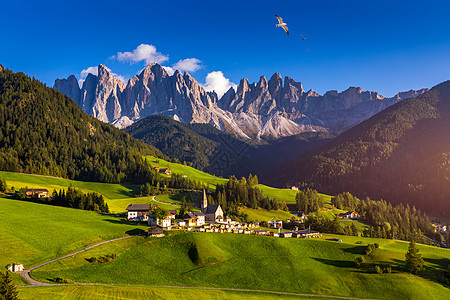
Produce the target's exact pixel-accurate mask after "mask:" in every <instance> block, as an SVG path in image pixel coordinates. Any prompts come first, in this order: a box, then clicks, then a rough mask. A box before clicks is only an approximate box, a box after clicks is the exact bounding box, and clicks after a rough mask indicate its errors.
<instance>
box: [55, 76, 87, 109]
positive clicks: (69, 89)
mask: <svg viewBox="0 0 450 300" xmlns="http://www.w3.org/2000/svg"><path fill="white" fill-rule="evenodd" d="M53 88H54V89H57V90H58V91H60V92H61V93H63V94H64V95H67V96H68V97H69V98H71V99H72V100H73V101H75V102H76V103H77V104H78V105H80V99H81V90H80V87H79V86H78V81H77V79H76V78H75V76H73V75H70V76H69V78H67V79H59V78H58V79H56V80H55V85H54V86H53Z"/></svg>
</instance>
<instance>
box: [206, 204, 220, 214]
mask: <svg viewBox="0 0 450 300" xmlns="http://www.w3.org/2000/svg"><path fill="white" fill-rule="evenodd" d="M219 207H220V205H218V204H215V205H208V206H207V207H206V211H205V214H215V213H216V212H217V210H218V209H219Z"/></svg>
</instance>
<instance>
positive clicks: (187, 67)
mask: <svg viewBox="0 0 450 300" xmlns="http://www.w3.org/2000/svg"><path fill="white" fill-rule="evenodd" d="M201 62H202V61H201V60H199V59H196V58H186V59H180V60H179V61H178V62H177V63H176V64H174V65H172V69H174V70H179V71H180V72H184V71H187V72H195V71H197V70H200V69H201V68H202V66H201V65H200V64H201Z"/></svg>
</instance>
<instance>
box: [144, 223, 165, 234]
mask: <svg viewBox="0 0 450 300" xmlns="http://www.w3.org/2000/svg"><path fill="white" fill-rule="evenodd" d="M147 236H150V237H163V236H164V231H163V228H162V227H161V226H159V225H156V226H153V227H151V228H149V229H148V232H147Z"/></svg>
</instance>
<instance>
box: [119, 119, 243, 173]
mask: <svg viewBox="0 0 450 300" xmlns="http://www.w3.org/2000/svg"><path fill="white" fill-rule="evenodd" d="M124 130H125V132H127V133H129V134H130V135H131V136H132V137H134V138H136V139H138V140H140V141H142V142H144V143H147V144H149V145H152V146H155V147H156V148H158V149H160V150H161V151H163V152H164V153H166V154H167V155H169V156H170V157H171V158H176V159H178V160H179V161H181V162H184V161H185V162H187V163H191V164H192V166H193V167H194V168H196V169H199V170H202V171H207V172H209V173H211V174H216V175H218V176H219V175H220V176H224V177H228V176H229V175H232V174H234V175H236V174H237V175H241V176H244V175H248V173H249V172H250V169H248V168H242V166H243V165H247V164H251V158H250V157H244V156H243V157H241V156H239V155H237V153H236V151H237V150H238V149H240V148H242V149H245V150H246V151H247V150H249V149H250V148H252V147H251V146H250V145H248V144H247V143H245V142H243V141H241V140H238V139H236V138H235V137H233V136H231V135H228V134H226V133H223V132H222V131H220V130H218V129H216V128H214V127H212V126H211V125H208V124H191V125H187V124H183V123H180V122H178V121H175V120H173V119H172V118H170V117H168V116H164V115H152V116H148V117H146V118H143V119H142V120H140V121H138V122H136V123H134V124H133V125H131V126H129V127H127V128H125V129H124ZM244 159H245V161H244Z"/></svg>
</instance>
